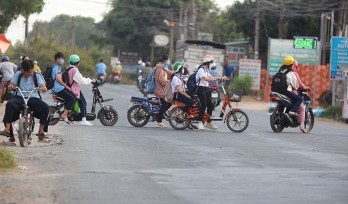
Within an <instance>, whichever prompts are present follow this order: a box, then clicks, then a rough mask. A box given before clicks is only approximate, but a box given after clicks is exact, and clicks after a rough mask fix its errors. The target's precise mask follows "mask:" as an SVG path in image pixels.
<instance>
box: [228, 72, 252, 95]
mask: <svg viewBox="0 0 348 204" xmlns="http://www.w3.org/2000/svg"><path fill="white" fill-rule="evenodd" d="M252 84H253V79H252V78H251V76H248V75H247V76H240V77H235V78H234V79H233V81H232V84H231V85H230V86H229V89H230V90H235V91H242V94H243V95H251V94H252V90H251V86H252Z"/></svg>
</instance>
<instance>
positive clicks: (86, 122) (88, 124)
mask: <svg viewBox="0 0 348 204" xmlns="http://www.w3.org/2000/svg"><path fill="white" fill-rule="evenodd" d="M80 124H81V125H87V126H91V125H93V124H92V123H90V122H88V121H82V122H81V123H80Z"/></svg>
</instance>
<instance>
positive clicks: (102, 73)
mask: <svg viewBox="0 0 348 204" xmlns="http://www.w3.org/2000/svg"><path fill="white" fill-rule="evenodd" d="M95 67H96V70H97V79H98V80H100V83H101V85H102V84H104V83H105V80H106V65H105V64H104V60H103V59H101V60H99V63H98V64H97V65H96V66H95Z"/></svg>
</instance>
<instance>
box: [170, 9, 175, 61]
mask: <svg viewBox="0 0 348 204" xmlns="http://www.w3.org/2000/svg"><path fill="white" fill-rule="evenodd" d="M173 18H174V16H173V11H169V21H170V22H169V25H168V27H169V60H170V61H172V59H173V51H174V25H175V23H174V21H173Z"/></svg>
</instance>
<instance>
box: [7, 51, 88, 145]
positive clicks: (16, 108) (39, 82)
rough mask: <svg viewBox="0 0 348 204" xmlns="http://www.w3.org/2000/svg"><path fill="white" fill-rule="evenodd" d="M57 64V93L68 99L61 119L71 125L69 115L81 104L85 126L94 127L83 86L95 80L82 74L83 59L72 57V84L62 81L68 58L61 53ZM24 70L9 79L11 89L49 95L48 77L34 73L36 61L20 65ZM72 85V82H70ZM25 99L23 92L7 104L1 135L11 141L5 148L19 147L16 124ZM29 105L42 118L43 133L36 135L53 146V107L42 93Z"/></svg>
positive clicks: (27, 60) (53, 70) (69, 70)
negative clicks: (50, 132) (50, 125)
mask: <svg viewBox="0 0 348 204" xmlns="http://www.w3.org/2000/svg"><path fill="white" fill-rule="evenodd" d="M54 60H55V64H54V65H53V68H52V70H51V77H52V79H53V81H54V85H53V88H52V90H53V92H55V93H56V94H57V95H58V96H59V97H61V98H63V99H65V101H66V103H65V106H64V108H65V110H64V112H63V114H62V115H61V120H62V121H65V122H66V123H68V124H70V121H69V120H68V112H69V111H70V110H72V108H73V105H74V103H75V102H76V101H77V102H78V103H79V106H80V112H81V115H82V122H81V124H82V125H92V124H91V123H89V122H88V121H87V120H86V107H87V105H86V100H85V98H84V96H83V94H82V92H81V89H80V85H84V84H89V83H91V82H92V81H93V80H91V79H90V78H85V77H83V76H82V75H81V73H80V72H79V69H78V65H79V62H80V57H79V56H78V55H71V56H70V57H69V65H68V69H67V72H68V78H69V79H68V81H65V82H64V81H63V80H62V66H64V64H65V56H64V54H63V53H62V52H57V53H56V54H55V55H54ZM20 67H21V69H20V70H19V71H17V72H15V73H14V74H13V76H12V77H11V79H8V80H9V81H10V83H9V84H8V88H9V89H14V88H15V87H18V88H20V89H21V90H22V91H31V90H33V89H35V88H39V89H40V91H42V92H46V91H47V87H46V81H45V79H44V77H43V76H42V75H41V74H40V73H38V72H35V71H34V67H35V64H34V61H33V60H31V59H30V58H26V59H23V60H22V62H21V65H20ZM69 82H71V83H69ZM23 104H24V100H23V98H22V97H21V96H20V94H19V93H15V94H14V96H13V97H12V98H11V99H10V100H9V101H8V102H7V103H6V108H5V115H4V118H3V122H4V124H5V130H4V131H0V135H3V136H6V137H8V138H9V139H8V140H7V141H3V142H2V143H1V144H3V145H10V146H13V145H15V143H14V142H15V137H14V134H13V127H12V125H11V124H12V123H13V122H15V121H17V120H18V119H19V115H20V110H21V107H23ZM28 106H29V108H30V110H31V111H33V116H34V117H35V118H38V119H39V123H40V126H39V130H38V133H37V134H36V136H38V142H43V143H50V142H51V140H50V138H49V137H48V136H47V132H48V117H49V105H48V104H47V103H45V102H44V101H43V100H42V99H41V97H40V95H39V93H33V94H32V95H31V96H30V99H29V100H28Z"/></svg>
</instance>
